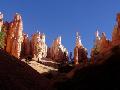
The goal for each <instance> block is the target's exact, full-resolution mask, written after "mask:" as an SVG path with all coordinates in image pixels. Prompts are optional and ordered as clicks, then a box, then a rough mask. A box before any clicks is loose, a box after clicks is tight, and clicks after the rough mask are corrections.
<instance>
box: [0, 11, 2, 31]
mask: <svg viewBox="0 0 120 90" xmlns="http://www.w3.org/2000/svg"><path fill="white" fill-rule="evenodd" d="M2 26H3V14H2V13H1V12H0V32H1V29H2Z"/></svg>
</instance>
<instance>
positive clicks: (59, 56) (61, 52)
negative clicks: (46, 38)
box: [50, 36, 68, 62]
mask: <svg viewBox="0 0 120 90" xmlns="http://www.w3.org/2000/svg"><path fill="white" fill-rule="evenodd" d="M50 58H51V59H53V60H55V61H57V62H67V61H68V51H67V49H66V48H65V47H64V46H63V45H62V43H61V36H59V37H58V38H56V39H55V40H54V41H53V44H52V46H51V48H50Z"/></svg>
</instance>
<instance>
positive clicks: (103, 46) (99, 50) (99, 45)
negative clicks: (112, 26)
mask: <svg viewBox="0 0 120 90" xmlns="http://www.w3.org/2000/svg"><path fill="white" fill-rule="evenodd" d="M111 45H112V44H111V41H110V40H108V39H107V38H106V35H105V33H104V32H103V33H102V35H101V37H100V36H99V32H98V30H97V32H96V39H95V42H94V47H93V48H92V50H91V63H92V64H93V63H95V62H96V61H95V60H96V58H100V57H99V56H98V55H100V54H104V53H106V52H109V50H110V48H111Z"/></svg>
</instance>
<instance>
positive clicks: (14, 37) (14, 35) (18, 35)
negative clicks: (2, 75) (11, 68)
mask: <svg viewBox="0 0 120 90" xmlns="http://www.w3.org/2000/svg"><path fill="white" fill-rule="evenodd" d="M22 31H23V23H22V18H21V16H20V15H19V14H18V13H16V15H15V17H14V20H13V21H12V22H11V23H10V29H9V31H8V35H7V43H6V51H7V52H8V53H10V54H11V55H13V56H15V57H16V58H20V54H21V44H22V42H23V35H22V33H23V32H22Z"/></svg>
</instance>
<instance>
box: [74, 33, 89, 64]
mask: <svg viewBox="0 0 120 90" xmlns="http://www.w3.org/2000/svg"><path fill="white" fill-rule="evenodd" d="M87 60H88V58H87V49H86V48H84V47H83V45H82V43H81V39H80V36H79V33H78V32H77V33H76V44H75V48H74V63H75V64H79V63H84V64H87Z"/></svg>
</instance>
